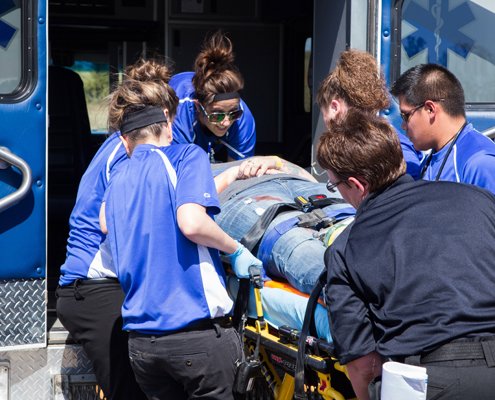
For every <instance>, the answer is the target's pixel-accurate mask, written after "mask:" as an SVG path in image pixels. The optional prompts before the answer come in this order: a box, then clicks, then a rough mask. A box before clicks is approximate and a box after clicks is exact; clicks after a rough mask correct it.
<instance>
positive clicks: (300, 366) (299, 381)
mask: <svg viewBox="0 0 495 400" xmlns="http://www.w3.org/2000/svg"><path fill="white" fill-rule="evenodd" d="M326 276H327V271H326V269H324V270H323V272H322V273H321V275H320V276H319V278H318V281H317V282H316V284H315V286H314V288H313V290H312V291H311V295H310V296H309V300H308V305H307V306H306V312H305V314H304V322H303V326H302V329H301V335H300V337H299V343H298V348H297V358H296V371H295V374H294V378H295V388H294V399H296V400H303V399H307V397H306V395H305V393H304V367H305V358H306V338H307V336H308V333H309V330H310V326H311V323H312V321H313V319H314V312H315V309H316V305H317V304H318V298H319V297H320V293H321V291H322V290H323V287H324V286H325V283H326Z"/></svg>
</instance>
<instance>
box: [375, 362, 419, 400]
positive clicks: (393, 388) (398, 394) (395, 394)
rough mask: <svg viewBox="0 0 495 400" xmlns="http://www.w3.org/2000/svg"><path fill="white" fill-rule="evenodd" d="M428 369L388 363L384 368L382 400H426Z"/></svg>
mask: <svg viewBox="0 0 495 400" xmlns="http://www.w3.org/2000/svg"><path fill="white" fill-rule="evenodd" d="M427 384H428V375H427V374H426V368H423V367H417V366H415V365H408V364H402V363H398V362H394V361H388V362H386V363H385V364H383V367H382V391H381V400H398V399H400V400H426V386H427Z"/></svg>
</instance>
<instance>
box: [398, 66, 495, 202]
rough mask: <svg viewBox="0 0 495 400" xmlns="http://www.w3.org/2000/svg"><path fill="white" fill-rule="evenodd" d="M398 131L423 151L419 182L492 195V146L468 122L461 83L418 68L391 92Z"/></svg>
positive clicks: (447, 73) (439, 69)
mask: <svg viewBox="0 0 495 400" xmlns="http://www.w3.org/2000/svg"><path fill="white" fill-rule="evenodd" d="M391 92H392V95H393V96H395V97H396V98H397V99H398V101H399V107H400V115H401V117H402V128H403V129H404V130H405V132H406V134H407V136H409V138H410V139H411V141H412V142H413V144H414V146H415V148H416V149H418V150H421V151H427V150H430V149H431V152H430V154H429V155H428V156H426V157H424V159H423V161H422V164H421V174H420V178H422V179H426V180H437V181H438V180H442V181H453V182H462V183H470V184H473V185H477V186H480V187H482V188H485V189H487V190H489V191H491V192H492V193H495V173H494V171H495V143H493V141H492V140H490V139H489V138H487V137H485V136H484V135H483V134H481V133H480V132H478V131H477V130H476V129H474V127H473V125H472V124H469V123H468V122H467V121H466V112H465V109H464V90H463V88H462V86H461V83H460V82H459V80H458V79H457V78H456V77H455V75H454V74H452V73H451V72H450V71H449V70H447V69H446V68H444V67H442V66H440V65H437V64H420V65H416V66H414V67H412V68H410V69H409V70H407V71H406V72H404V73H403V74H402V75H401V76H400V77H399V79H397V81H396V82H395V83H394V85H393V86H392V90H391Z"/></svg>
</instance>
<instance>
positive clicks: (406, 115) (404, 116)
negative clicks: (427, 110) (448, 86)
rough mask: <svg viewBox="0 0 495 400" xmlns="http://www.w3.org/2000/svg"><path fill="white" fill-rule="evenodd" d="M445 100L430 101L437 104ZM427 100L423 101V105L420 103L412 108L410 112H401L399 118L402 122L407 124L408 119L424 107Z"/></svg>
mask: <svg viewBox="0 0 495 400" xmlns="http://www.w3.org/2000/svg"><path fill="white" fill-rule="evenodd" d="M444 100H445V99H438V100H431V101H433V102H439V101H444ZM427 101H428V100H426V101H424V102H423V103H421V104H420V105H419V106H416V107H414V108H413V109H412V110H409V111H408V112H401V113H400V117H401V118H402V121H404V123H406V124H407V123H408V122H409V119H410V118H411V117H412V115H413V114H414V113H415V112H416V111H418V110H419V109H420V108H421V107H424V106H425V104H426V102H427Z"/></svg>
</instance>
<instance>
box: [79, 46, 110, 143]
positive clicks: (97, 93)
mask: <svg viewBox="0 0 495 400" xmlns="http://www.w3.org/2000/svg"><path fill="white" fill-rule="evenodd" d="M100 58H101V59H100ZM70 69H72V70H73V71H75V72H77V73H78V74H79V76H80V77H81V79H82V81H83V83H84V94H85V96H86V106H87V108H88V116H89V123H90V126H91V133H92V134H95V135H99V134H106V133H107V132H108V127H107V121H108V118H107V117H108V107H107V105H106V104H105V101H104V99H105V97H106V96H108V94H109V90H110V84H109V82H110V78H109V75H110V73H109V65H108V62H107V61H106V59H105V57H98V55H93V54H91V55H76V56H75V61H74V64H73V65H72V66H71V67H70Z"/></svg>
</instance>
